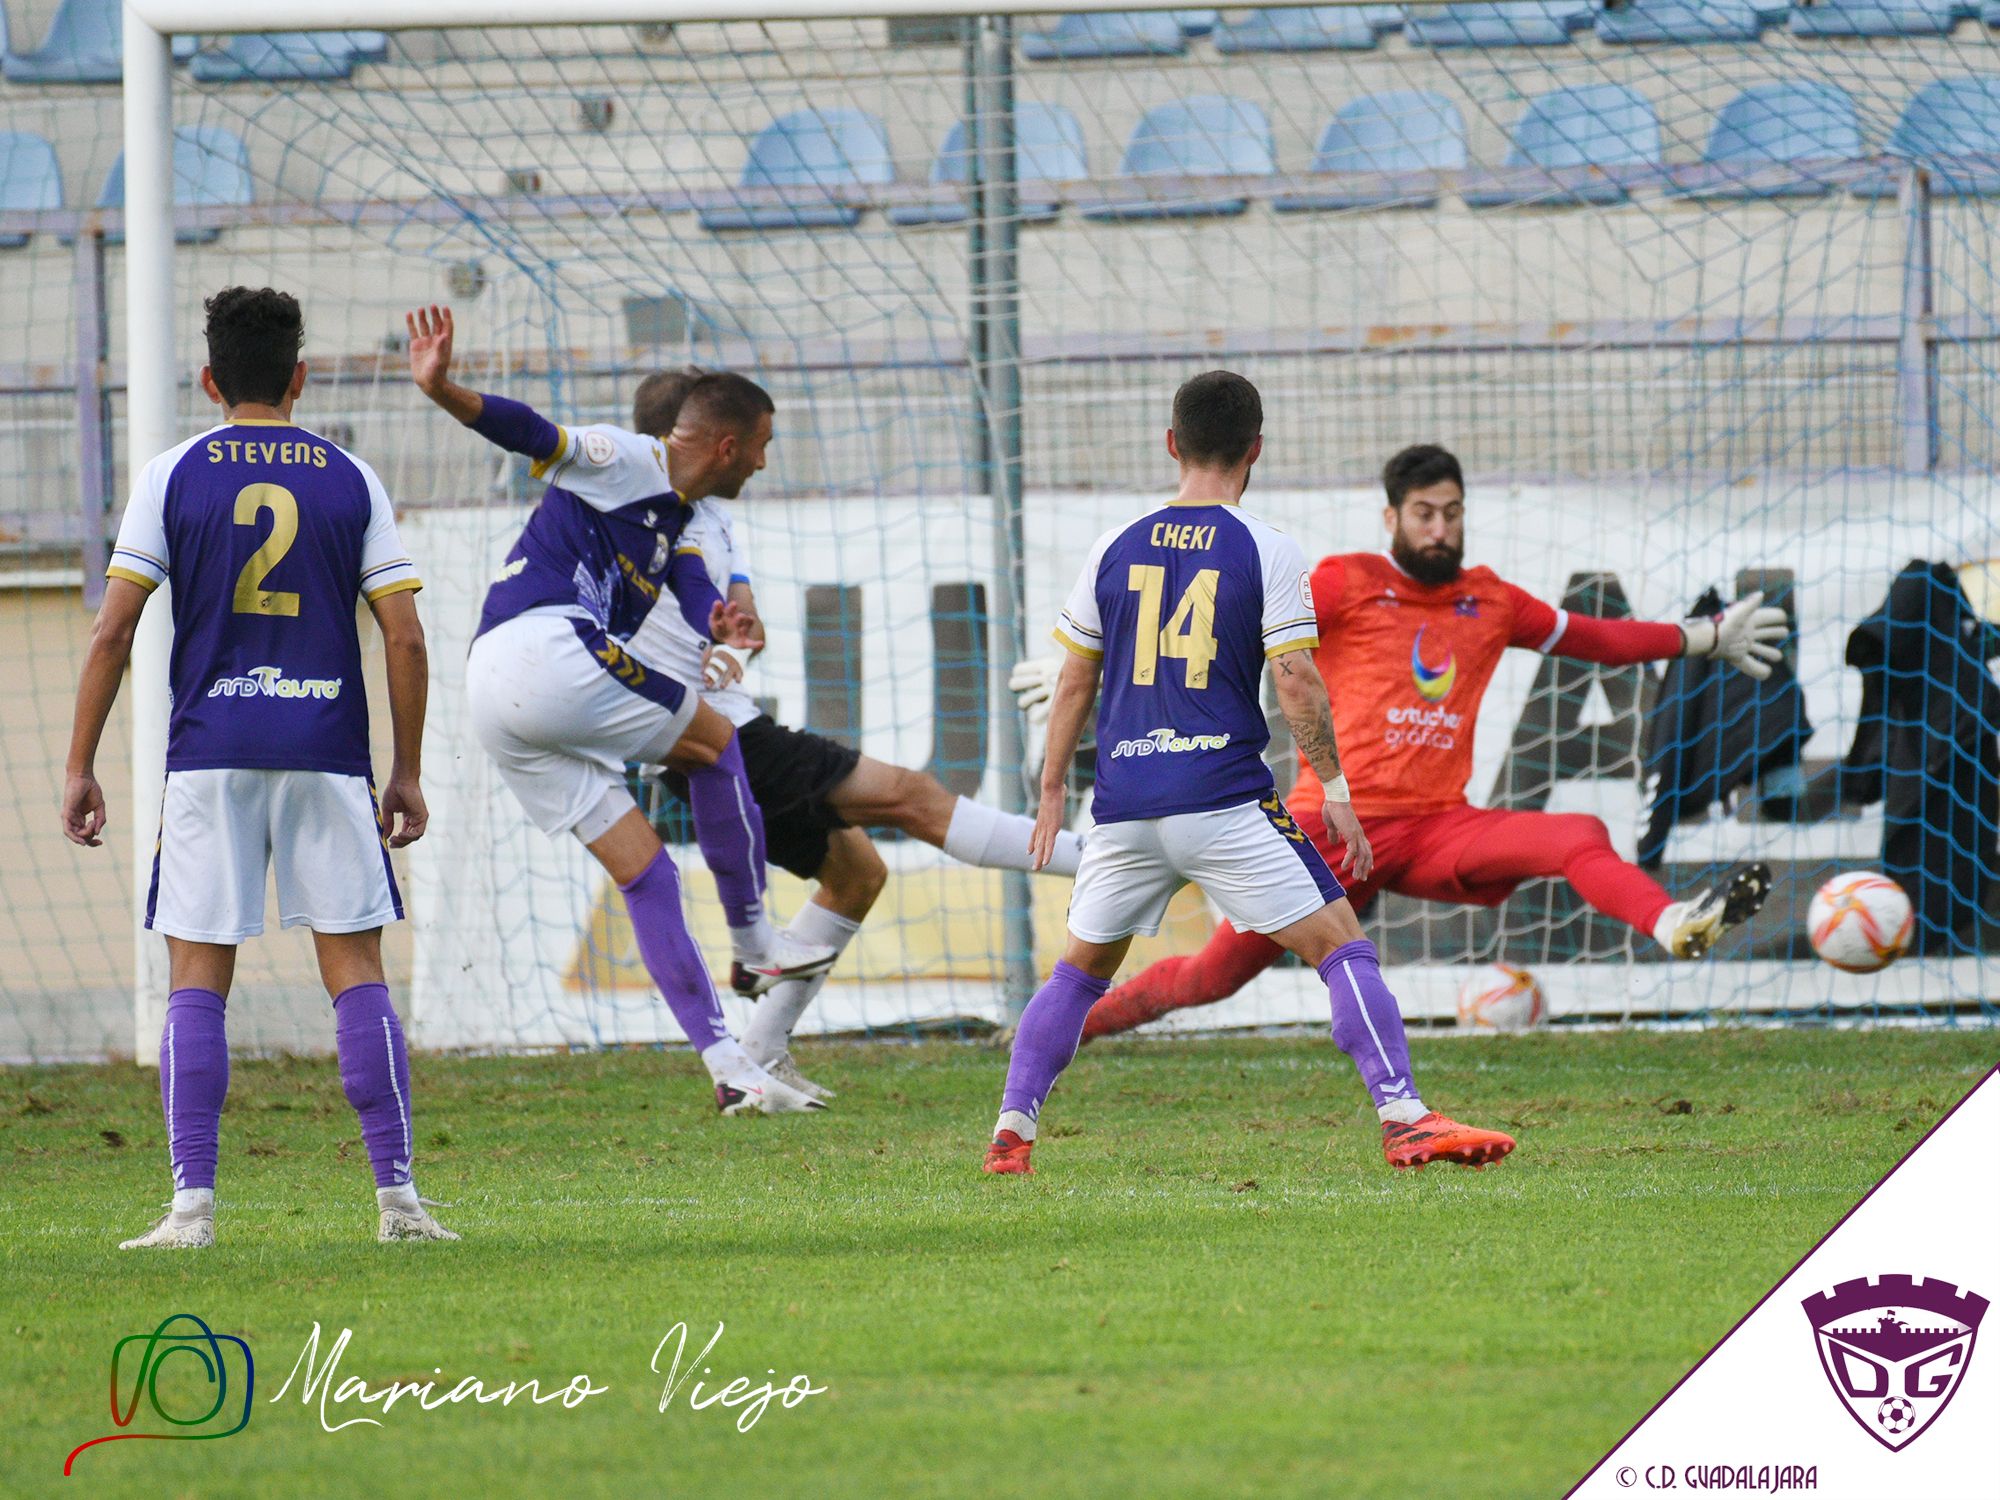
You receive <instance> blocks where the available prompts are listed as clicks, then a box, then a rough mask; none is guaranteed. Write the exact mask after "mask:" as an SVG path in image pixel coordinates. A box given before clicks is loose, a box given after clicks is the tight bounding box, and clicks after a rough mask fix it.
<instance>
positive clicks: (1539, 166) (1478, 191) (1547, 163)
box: [1465, 83, 1660, 208]
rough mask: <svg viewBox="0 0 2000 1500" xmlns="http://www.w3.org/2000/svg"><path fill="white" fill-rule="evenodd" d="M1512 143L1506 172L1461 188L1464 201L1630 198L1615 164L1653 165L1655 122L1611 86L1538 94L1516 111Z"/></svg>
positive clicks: (1632, 92) (1639, 99) (1638, 99)
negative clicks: (1480, 183) (1463, 191)
mask: <svg viewBox="0 0 2000 1500" xmlns="http://www.w3.org/2000/svg"><path fill="white" fill-rule="evenodd" d="M1511 140H1512V144H1511V145H1510V146H1509V147H1508V149H1507V167H1508V168H1509V169H1510V170H1507V171H1503V172H1500V173H1497V174H1495V175H1494V177H1493V179H1492V182H1491V185H1490V186H1485V185H1479V186H1468V187H1467V188H1466V192H1465V201H1466V202H1467V203H1469V204H1471V205H1472V206H1474V207H1475V208H1483V207H1492V206H1495V205H1499V204H1507V203H1530V202H1532V203H1549V204H1562V203H1622V202H1624V201H1625V199H1626V198H1627V197H1628V196H1630V195H1629V193H1628V192H1627V190H1626V186H1625V183H1624V182H1623V181H1621V180H1620V178H1619V175H1618V172H1617V170H1616V169H1617V168H1620V167H1657V166H1658V165H1659V164H1660V122H1659V119H1658V117H1657V116H1655V115H1654V113H1653V106H1652V104H1651V103H1649V102H1648V101H1647V99H1646V96H1645V95H1644V94H1641V93H1640V92H1639V91H1638V90H1637V89H1630V88H1627V87H1625V86H1624V85H1623V84H1618V83H1599V84H1590V85H1587V86H1585V87H1583V88H1572V89H1553V90H1551V91H1550V92H1548V93H1546V94H1539V95H1537V96H1536V97H1534V98H1533V99H1530V100H1529V101H1528V103H1527V107H1526V108H1524V109H1523V110H1522V111H1521V118H1520V119H1519V120H1518V121H1516V122H1515V125H1514V129H1513V132H1512V137H1511ZM1607 168H1608V169H1610V170H1609V171H1605V170H1603V169H1607ZM1551 173H1553V174H1555V175H1554V176H1553V177H1552V176H1551V175H1550V174H1551Z"/></svg>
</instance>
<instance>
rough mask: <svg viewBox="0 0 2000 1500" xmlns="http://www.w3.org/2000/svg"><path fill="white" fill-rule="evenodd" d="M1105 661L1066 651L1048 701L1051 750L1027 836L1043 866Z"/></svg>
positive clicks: (1031, 856)
mask: <svg viewBox="0 0 2000 1500" xmlns="http://www.w3.org/2000/svg"><path fill="white" fill-rule="evenodd" d="M1103 671H1104V663H1103V662H1102V661H1100V660H1093V659H1092V658H1090V657H1087V656H1080V655H1078V654H1077V653H1076V652H1073V651H1071V652H1065V653H1064V656H1063V665H1062V674H1061V675H1060V676H1059V677H1057V678H1056V690H1055V696H1054V697H1053V698H1052V699H1051V700H1050V702H1049V739H1048V752H1047V754H1046V755H1045V756H1044V757H1043V759H1042V801H1041V806H1040V808H1039V809H1037V811H1036V813H1035V831H1034V832H1033V833H1031V834H1030V835H1029V836H1028V858H1029V859H1030V861H1032V864H1033V868H1034V869H1036V870H1044V869H1046V868H1048V863H1049V861H1050V860H1051V859H1053V858H1054V857H1055V852H1056V835H1057V834H1059V833H1061V832H1062V826H1063V812H1064V810H1065V807H1066V803H1067V800H1068V791H1069V767H1070V762H1071V761H1073V760H1075V759H1076V747H1077V743H1078V742H1079V741H1080V740H1081V739H1082V738H1083V726H1084V724H1085V723H1086V722H1087V721H1088V720H1089V718H1090V710H1091V707H1092V706H1093V705H1094V704H1095V703H1096V702H1097V680H1098V678H1099V677H1100V676H1101V675H1102V673H1103Z"/></svg>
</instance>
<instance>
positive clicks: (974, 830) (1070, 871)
mask: <svg viewBox="0 0 2000 1500" xmlns="http://www.w3.org/2000/svg"><path fill="white" fill-rule="evenodd" d="M1034 831H1035V820H1034V819H1033V818H1028V817H1023V816H1022V815H1021V814H1020V813H1008V812H1002V811H1000V809H999V808H997V807H988V806H987V805H986V804H985V803H984V802H974V801H973V800H972V799H971V798H970V797H960V798H959V799H958V804H957V806H955V807H953V808H952V810H951V827H950V828H948V829H946V830H945V835H944V852H945V853H947V854H949V855H950V856H951V857H952V858H953V859H956V860H961V861H963V862H964V863H966V864H968V865H978V866H980V867H981V868H982V869H987V870H1027V869H1032V868H1033V865H1032V862H1031V861H1030V860H1029V858H1028V836H1029V835H1030V834H1032V833H1033V832H1034ZM1082 855H1083V840H1082V839H1080V838H1078V837H1077V836H1076V835H1075V834H1073V833H1071V832H1070V831H1069V830H1068V829H1067V828H1065V829H1063V830H1061V831H1060V832H1058V833H1057V834H1056V850H1055V856H1054V857H1053V858H1052V859H1050V861H1049V863H1048V865H1047V867H1046V868H1045V869H1044V870H1043V871H1042V873H1043V874H1045V875H1074V874H1075V873H1076V862H1077V860H1078V859H1080V858H1081V857H1082Z"/></svg>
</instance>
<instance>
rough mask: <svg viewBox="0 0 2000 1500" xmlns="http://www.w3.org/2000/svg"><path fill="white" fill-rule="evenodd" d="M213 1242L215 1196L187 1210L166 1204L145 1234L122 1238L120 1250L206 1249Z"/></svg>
mask: <svg viewBox="0 0 2000 1500" xmlns="http://www.w3.org/2000/svg"><path fill="white" fill-rule="evenodd" d="M214 1243H215V1200H214V1199H213V1198H210V1199H209V1200H208V1201H207V1202H206V1203H205V1204H203V1205H201V1206H199V1207H196V1208H190V1209H186V1210H179V1209H175V1208H174V1207H173V1206H172V1205H169V1206H168V1208H167V1211H166V1212H165V1213H163V1214H161V1215H160V1217H159V1218H157V1219H155V1220H154V1221H153V1227H152V1228H151V1229H149V1230H147V1231H146V1232H145V1233H144V1234H142V1235H139V1236H137V1237H136V1238H133V1239H129V1240H121V1241H120V1242H119V1244H118V1248H119V1249H120V1250H206V1249H207V1248H208V1247H209V1246H211V1245H213V1244H214Z"/></svg>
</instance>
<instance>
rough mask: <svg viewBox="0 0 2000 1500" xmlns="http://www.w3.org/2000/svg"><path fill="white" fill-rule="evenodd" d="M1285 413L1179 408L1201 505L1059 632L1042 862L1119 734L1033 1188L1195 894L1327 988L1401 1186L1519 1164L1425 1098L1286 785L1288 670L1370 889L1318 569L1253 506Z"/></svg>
mask: <svg viewBox="0 0 2000 1500" xmlns="http://www.w3.org/2000/svg"><path fill="white" fill-rule="evenodd" d="M1263 426H1264V408H1263V403H1262V401H1261V400H1260V398H1259V397H1258V394H1257V388H1256V387H1255V386H1254V385H1252V384H1251V383H1250V382H1249V381H1247V380H1245V379H1244V378H1243V377H1242V376H1241V375H1233V374H1231V373H1229V372H1228V371H1226V370H1212V371H1210V372H1209V373H1208V374H1206V375H1197V376H1195V377H1194V379H1192V380H1190V381H1188V382H1187V383H1186V384H1185V385H1183V386H1182V387H1181V388H1180V390H1179V391H1177V392H1176V393H1175V395H1174V411H1173V427H1172V429H1171V430H1170V431H1169V432H1168V433H1167V452H1168V453H1169V454H1170V455H1171V456H1172V457H1174V458H1175V459H1176V460H1178V462H1179V463H1180V470H1181V486H1180V493H1179V494H1178V495H1177V496H1175V498H1174V499H1173V500H1171V501H1169V502H1168V503H1167V504H1166V505H1165V506H1164V507H1162V508H1161V509H1159V510H1155V511H1152V512H1149V513H1148V514H1146V515H1144V516H1141V517H1140V518H1139V519H1138V520H1136V521H1132V522H1129V523H1127V524H1125V525H1123V526H1117V527H1114V528H1112V529H1111V530H1110V531H1107V532H1106V533H1105V534H1104V535H1103V536H1101V537H1099V538H1098V539H1097V542H1096V545H1094V546H1093V547H1092V548H1091V550H1090V554H1089V556H1088V558H1087V559H1086V560H1085V562H1084V566H1083V572H1082V573H1081V575H1080V576H1079V577H1078V578H1077V582H1076V587H1075V588H1074V589H1073V590H1072V591H1071V593H1070V596H1069V602H1068V604H1067V605H1066V606H1065V607H1064V609H1063V612H1062V616H1061V619H1060V621H1059V622H1058V624H1057V627H1056V631H1055V636H1056V640H1057V641H1058V642H1060V643H1061V644H1062V646H1063V647H1064V648H1065V649H1066V650H1067V652H1068V653H1069V654H1068V656H1067V657H1066V658H1065V659H1064V662H1063V668H1062V675H1061V677H1060V678H1059V679H1058V681H1057V684H1056V690H1055V697H1054V700H1053V701H1052V703H1051V705H1050V709H1049V729H1048V757H1047V760H1046V762H1045V763H1044V765H1043V768H1042V802H1041V813H1040V816H1039V817H1038V818H1037V819H1036V822H1035V833H1034V847H1035V852H1036V856H1037V858H1038V860H1039V859H1046V858H1047V856H1048V852H1049V851H1050V850H1051V849H1052V848H1053V847H1054V843H1055V837H1056V834H1057V832H1058V831H1059V830H1060V829H1061V827H1062V815H1063V799H1064V783H1065V781H1066V779H1067V777H1068V775H1069V765H1070V761H1071V759H1072V758H1073V757H1074V756H1075V754H1076V746H1077V739H1078V737H1079V735H1080V734H1081V733H1082V731H1083V724H1084V720H1085V718H1086V717H1087V716H1088V715H1089V713H1090V708H1091V704H1092V702H1093V701H1094V700H1095V699H1096V697H1097V694H1098V683H1099V678H1100V676H1101V677H1102V679H1103V683H1104V705H1103V707H1102V709H1101V710H1100V711H1099V713H1098V719H1097V747H1098V748H1097V785H1096V789H1095V792H1094V794H1093V802H1092V811H1093V813H1094V814H1095V817H1096V820H1097V827H1096V829H1095V831H1094V832H1093V833H1092V834H1091V836H1090V841H1089V843H1087V844H1086V845H1085V846H1084V850H1083V860H1082V864H1081V866H1080V867H1079V868H1078V870H1077V876H1076V889H1075V891H1074V892H1073V893H1072V894H1071V896H1070V906H1069V946H1068V951H1067V952H1066V953H1065V954H1064V956H1063V958H1062V960H1061V961H1060V962H1059V963H1057V965H1056V967H1055V972H1054V973H1053V974H1052V975H1050V976H1049V980H1048V982H1047V983H1046V984H1044V985H1043V986H1042V987H1041V989H1040V990H1038V991H1037V992H1036V994H1035V997H1034V998H1033V999H1032V1000H1030V1001H1029V1002H1028V1008H1027V1009H1026V1010H1025V1011H1024V1012H1023V1013H1022V1015H1021V1021H1020V1026H1019V1028H1018V1029H1017V1031H1016V1033H1015V1038H1014V1051H1013V1056H1012V1057H1011V1058H1010V1059H1009V1061H1008V1065H1007V1084H1006V1089H1005V1092H1004V1093H1003V1094H1002V1095H1001V1099H1000V1118H999V1120H998V1122H997V1123H996V1124H995V1126H994V1132H993V1142H992V1145H991V1146H989V1147H988V1148H987V1153H986V1163H985V1170H987V1171H988V1172H999V1173H1025V1172H1029V1171H1032V1170H1033V1168H1032V1167H1031V1166H1030V1165H1029V1155H1030V1153H1031V1151H1032V1150H1033V1147H1034V1142H1035V1129H1036V1123H1037V1121H1038V1119H1039V1118H1040V1115H1041V1110H1042V1104H1043V1102H1044V1101H1045V1100H1046V1099H1047V1098H1048V1095H1049V1090H1050V1089H1051V1088H1052V1087H1053V1086H1054V1085H1055V1081H1056V1078H1057V1076H1058V1075H1060V1074H1061V1072H1062V1070H1063V1069H1064V1068H1066V1067H1068V1066H1069V1063H1070V1059H1071V1058H1073V1057H1075V1056H1076V1047H1077V1042H1078V1039H1079V1038H1080V1037H1081V1036H1082V1035H1083V1023H1084V1018H1085V1017H1086V1016H1087V1015H1088V1014H1089V1013H1090V1008H1091V1006H1092V1005H1093V1004H1095V1003H1096V1001H1097V999H1098V997H1099V996H1101V995H1103V994H1104V992H1105V991H1106V990H1107V989H1108V988H1110V984H1111V978H1112V976H1113V975H1114V974H1116V973H1117V972H1118V966H1119V964H1120V963H1122V962H1123V961H1124V958H1125V953H1126V950H1127V949H1128V948H1130V947H1131V945H1132V938H1133V936H1134V935H1135V934H1137V933H1141V932H1143V933H1147V934H1149V935H1150V934H1153V933H1157V932H1158V931H1159V930H1160V921H1161V919H1162V918H1163V917H1164V916H1165V915H1166V910H1167V902H1168V900H1169V899H1170V898H1171V897H1172V896H1173V894H1174V892H1175V891H1176V890H1178V889H1179V888H1180V887H1181V886H1182V885H1185V884H1186V883H1188V882H1189V881H1193V882H1195V883H1197V884H1199V885H1200V886H1201V888H1202V889H1203V890H1204V891H1205V892H1207V894H1208V896H1209V898H1210V899H1211V900H1212V901H1214V902H1215V904H1216V905H1218V906H1220V907H1221V908H1222V910H1223V913H1224V914H1225V915H1226V916H1227V917H1228V918H1229V919H1230V920H1231V921H1232V922H1234V923H1235V924H1236V926H1237V927H1238V928H1240V929H1247V930H1249V931H1252V932H1260V933H1263V934H1265V935H1266V936H1268V937H1269V938H1270V939H1271V940H1272V941H1273V942H1276V943H1278V944H1279V945H1281V946H1282V947H1284V948H1287V949H1289V950H1290V951H1291V952H1293V953H1296V954H1297V955H1298V956H1299V957H1300V958H1302V959H1304V960H1305V961H1306V962H1307V963H1309V964H1311V965H1313V967H1314V968H1316V969H1317V970H1318V971H1319V975H1320V978H1321V979H1323V980H1324V981H1325V982H1326V987H1327V999H1328V1002H1329V1003H1330V1005H1331V1006H1332V1010H1333V1039H1334V1041H1335V1042H1336V1043H1338V1044H1339V1046H1340V1048H1341V1050H1342V1051H1344V1052H1346V1053H1347V1055H1348V1056H1349V1057H1351V1058H1353V1059H1354V1062H1355V1064H1356V1066H1357V1067H1359V1068H1360V1070H1361V1077H1362V1081H1363V1082H1364V1083H1366V1085H1367V1087H1368V1092H1369V1096H1370V1097H1371V1098H1372V1099H1373V1100H1374V1102H1375V1106H1376V1112H1377V1114H1378V1115H1379V1116H1380V1118H1381V1120H1382V1131H1383V1149H1384V1153H1385V1155H1386V1156H1387V1157H1388V1160H1389V1163H1390V1164H1391V1165H1392V1166H1396V1167H1421V1166H1423V1165H1424V1164H1425V1163H1427V1162H1430V1161H1436V1160H1448V1161H1456V1162H1460V1163H1462V1164H1464V1165H1467V1166H1484V1165H1486V1164H1487V1163H1488V1162H1494V1161H1499V1160H1500V1159H1501V1158H1502V1157H1504V1156H1505V1155H1506V1154H1507V1153H1508V1152H1509V1151H1512V1150H1513V1149H1514V1142H1513V1140H1512V1139H1511V1138H1510V1137H1508V1136H1505V1135H1502V1134H1500V1133H1499V1132H1498V1131H1492V1130H1477V1129H1474V1128H1472V1127H1470V1126H1465V1125H1460V1124H1459V1123H1458V1122H1457V1121H1455V1120H1450V1119H1447V1118H1446V1117H1445V1116H1443V1115H1440V1114H1437V1113H1435V1112H1434V1111H1432V1110H1429V1109H1427V1108H1426V1107H1425V1106H1424V1104H1423V1102H1422V1101H1421V1100H1420V1099H1419V1098H1418V1095H1417V1088H1416V1081H1415V1079H1414V1078H1413V1076H1412V1074H1411V1069H1410V1049H1409V1044H1408V1042H1407V1041H1406V1040H1405V1039H1404V1036H1403V1017H1402V1013H1401V1011H1399V1010H1398V1009H1397V1007H1396V998H1395V996H1393V995H1392V994H1390V993H1389V987H1388V986H1387V985H1386V984H1385V983H1384V982H1383V980H1382V971H1381V968H1380V967H1379V965H1378V964H1377V962H1376V957H1375V947H1374V944H1372V943H1370V942H1369V941H1368V939H1367V938H1366V937H1364V936H1363V935H1362V931H1361V924H1360V922H1359V921H1358V920H1356V918H1355V915H1354V908H1353V907H1352V906H1350V905H1349V904H1348V902H1347V898H1346V896H1345V895H1344V894H1343V892H1342V890H1341V886H1340V882H1339V881H1338V880H1336V879H1335V878H1334V875H1333V872H1332V871H1331V870H1330V869H1328V868H1327V864H1326V861H1325V860H1323V859H1321V858H1320V856H1319V853H1318V851H1316V850H1315V849H1314V848H1313V846H1312V844H1311V843H1310V842H1309V841H1308V840H1307V838H1306V836H1305V834H1304V833H1303V832H1301V831H1300V829H1299V827H1298V825H1297V824H1296V823H1294V822H1293V821H1292V819H1291V816H1290V815H1289V814H1288V813H1287V812H1286V811H1285V806H1284V804H1283V803H1282V802H1281V801H1279V800H1278V792H1277V788H1276V786H1275V784H1274V783H1273V782H1272V780H1271V769H1270V767H1269V766H1267V765H1266V764H1265V763H1264V759H1263V750H1264V747H1265V745H1266V744H1267V743H1268V742H1269V739H1270V735H1269V731H1268V730H1267V729H1266V727H1265V723H1264V711H1263V708H1262V706H1261V704H1260V703H1259V700H1258V689H1259V686H1260V684H1261V680H1262V677H1263V674H1264V669H1265V663H1266V662H1267V661H1268V662H1269V664H1270V670H1271V673H1272V677H1273V679H1274V681H1275V684H1276V687H1277V690H1278V704H1279V707H1280V708H1281V709H1283V711H1284V715H1285V721H1286V722H1287V723H1288V724H1290V725H1291V728H1292V734H1293V737H1294V738H1295V739H1296V740H1297V742H1298V746H1299V750H1300V753H1301V754H1303V755H1304V756H1305V757H1306V759H1307V761H1308V762H1309V763H1310V764H1311V766H1312V767H1313V769H1314V770H1315V771H1316V772H1318V774H1319V777H1320V779H1321V781H1322V782H1323V783H1324V784H1325V786H1326V789H1327V792H1326V824H1327V829H1328V831H1329V833H1330V834H1331V835H1332V836H1333V837H1334V838H1336V839H1338V840H1339V842H1340V843H1341V844H1342V845H1344V846H1345V849H1346V859H1345V860H1344V861H1343V862H1342V863H1343V868H1346V869H1350V870H1352V871H1353V872H1354V874H1355V875H1356V877H1357V878H1360V879H1366V878H1367V876H1368V872H1369V870H1370V868H1371V867H1372V865H1373V862H1374V857H1373V855H1372V854H1371V852H1370V850H1369V848H1368V839H1367V837H1366V835H1365V834H1363V832H1362V830H1361V824H1360V822H1359V821H1358V820H1357V819H1356V818H1355V816H1354V810H1353V808H1352V806H1351V805H1350V804H1349V800H1348V795H1347V784H1346V781H1345V779H1344V778H1343V777H1342V776H1341V774H1340V762H1339V759H1338V757H1337V755H1336V754H1335V750H1334V734H1333V719H1332V714H1331V711H1330V709H1329V708H1328V705H1327V697H1326V684H1325V683H1324V682H1323V681H1322V680H1321V678H1320V675H1319V672H1318V670H1317V669H1316V668H1315V667H1314V665H1313V659H1312V651H1313V648H1314V647H1315V646H1317V645H1318V644H1319V637H1318V634H1317V624H1316V621H1315V617H1314V614H1313V601H1312V588H1311V585H1310V583H1309V582H1308V578H1307V571H1306V560H1305V554H1304V553H1302V552H1300V551H1299V547H1298V543H1296V542H1294V541H1293V540H1292V539H1291V538H1290V537H1287V536H1285V535H1284V534H1282V533H1281V532H1278V531H1275V530H1273V529H1272V528H1271V527H1269V526H1267V525H1265V524H1264V523H1263V522H1262V521H1260V520H1257V519H1256V518H1255V517H1253V516H1250V515H1247V514H1245V513H1244V511H1243V510H1242V509H1241V507H1240V504H1239V502H1240V501H1241V499H1242V496H1243V491H1244V490H1245V489H1246V488H1247V487H1248V485H1249V483H1250V470H1251V467H1252V466H1253V465H1254V464H1255V463H1256V462H1257V458H1258V455H1259V454H1260V453H1261V452H1262V451H1263V444H1264V440H1263V436H1262V433H1263Z"/></svg>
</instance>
